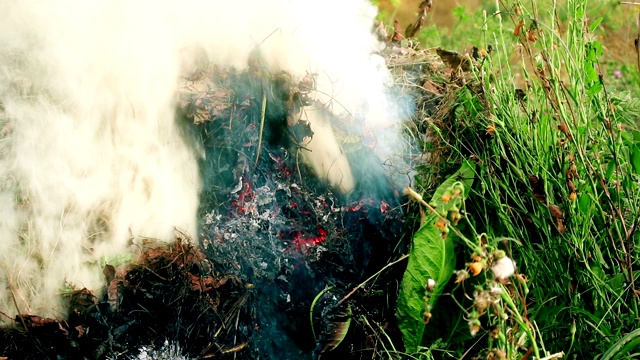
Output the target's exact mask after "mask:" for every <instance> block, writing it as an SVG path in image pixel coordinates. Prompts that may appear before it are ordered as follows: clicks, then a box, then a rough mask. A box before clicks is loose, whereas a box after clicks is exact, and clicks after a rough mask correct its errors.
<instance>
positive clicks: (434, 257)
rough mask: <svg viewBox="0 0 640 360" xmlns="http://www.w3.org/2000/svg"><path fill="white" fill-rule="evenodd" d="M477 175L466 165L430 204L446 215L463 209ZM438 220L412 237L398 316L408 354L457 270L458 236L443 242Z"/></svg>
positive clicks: (432, 218)
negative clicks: (454, 193) (430, 285)
mask: <svg viewBox="0 0 640 360" xmlns="http://www.w3.org/2000/svg"><path fill="white" fill-rule="evenodd" d="M474 174H475V165H474V164H473V163H470V162H465V163H464V164H463V165H462V167H461V168H460V170H458V171H457V172H456V173H455V174H454V175H453V176H451V177H450V178H449V179H447V180H446V181H445V182H444V183H442V184H441V185H440V186H439V187H438V189H437V190H436V192H435V193H434V195H433V199H432V200H431V203H432V204H433V206H434V207H436V210H437V211H438V213H440V212H443V213H446V210H445V208H448V209H450V208H452V207H453V206H460V205H461V203H462V202H463V201H464V199H465V198H466V196H467V195H468V194H469V188H470V187H471V185H472V184H473V179H474ZM456 188H458V189H459V188H463V189H462V190H463V191H462V192H461V194H460V195H458V196H457V197H452V199H451V200H450V201H447V202H443V201H442V195H443V194H445V193H447V192H451V191H452V190H454V189H456ZM437 220H438V215H436V214H433V213H431V214H429V215H428V216H427V217H426V219H425V221H424V224H423V225H422V226H421V227H420V229H419V230H418V231H417V232H416V233H415V235H414V236H413V244H412V247H411V252H410V254H409V263H408V264H407V270H406V271H405V273H404V276H403V278H402V283H401V284H400V295H399V298H398V307H397V314H396V315H397V317H398V327H399V328H400V331H401V332H402V337H403V341H404V345H405V349H406V350H407V352H409V353H414V352H416V351H418V348H419V346H420V344H421V342H422V336H423V334H424V330H425V327H426V322H425V315H424V314H425V312H428V310H427V309H433V307H434V306H435V304H436V301H437V300H438V298H439V297H440V295H441V294H442V291H443V290H444V287H445V286H446V285H447V282H449V279H450V278H451V276H452V275H453V271H454V270H455V254H454V237H455V235H454V234H453V232H450V233H449V234H448V236H447V237H446V239H443V238H442V231H441V230H440V229H438V228H437V227H436V225H435V224H436V221H437ZM429 279H433V280H434V281H435V286H434V288H433V290H431V291H430V292H429V294H428V296H427V297H426V299H425V295H426V292H427V289H426V285H427V282H428V281H429ZM426 320H428V319H426Z"/></svg>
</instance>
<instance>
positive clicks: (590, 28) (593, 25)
mask: <svg viewBox="0 0 640 360" xmlns="http://www.w3.org/2000/svg"><path fill="white" fill-rule="evenodd" d="M602 19H603V18H602V17H600V18H597V19H596V21H594V22H593V24H591V26H589V32H590V33H592V32H594V31H595V30H596V28H597V27H598V25H600V23H601V22H602Z"/></svg>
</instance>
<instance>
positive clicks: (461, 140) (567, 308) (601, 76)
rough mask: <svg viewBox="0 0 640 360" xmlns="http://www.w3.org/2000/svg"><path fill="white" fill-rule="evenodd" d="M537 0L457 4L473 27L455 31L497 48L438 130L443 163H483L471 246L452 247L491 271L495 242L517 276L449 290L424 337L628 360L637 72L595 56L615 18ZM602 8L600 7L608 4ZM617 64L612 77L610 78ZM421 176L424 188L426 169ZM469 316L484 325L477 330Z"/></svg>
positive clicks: (638, 149) (639, 169)
mask: <svg viewBox="0 0 640 360" xmlns="http://www.w3.org/2000/svg"><path fill="white" fill-rule="evenodd" d="M540 3H541V4H540V5H536V2H535V1H532V2H530V1H526V2H525V1H519V0H516V1H498V2H497V3H496V2H491V3H489V2H485V3H483V6H484V10H485V12H484V14H483V13H482V12H478V13H474V14H470V13H464V12H463V11H462V10H460V9H457V10H456V11H457V12H458V13H457V14H458V15H459V18H460V24H459V25H457V27H456V28H455V29H457V30H456V31H463V30H464V29H467V30H465V31H468V33H467V32H464V31H463V32H462V34H471V33H473V35H469V36H464V35H461V36H460V37H461V38H464V39H465V41H470V42H471V43H472V44H475V45H477V46H479V47H481V48H484V49H487V48H489V47H492V48H493V49H494V50H493V51H492V52H491V53H490V54H489V55H488V56H487V57H486V58H484V60H480V61H478V64H477V67H476V68H475V69H474V70H473V73H472V74H471V75H469V76H467V77H464V78H462V80H458V81H457V83H456V84H455V91H453V90H452V91H453V92H454V96H453V98H452V100H451V101H449V102H447V103H445V104H443V105H442V106H448V107H449V108H450V111H449V112H447V113H446V116H444V117H443V119H441V120H442V121H441V123H442V124H443V125H442V124H441V125H440V128H439V129H438V131H437V132H436V133H437V134H440V136H441V139H440V140H441V141H442V142H444V143H445V144H447V146H448V147H449V150H448V157H447V162H448V163H451V164H455V163H459V162H461V161H462V160H464V159H467V160H473V161H474V162H475V163H476V164H477V165H478V166H477V168H476V176H475V178H476V182H475V184H474V186H473V188H472V192H471V195H470V197H469V199H468V200H467V201H466V203H465V204H466V205H465V210H466V214H467V215H466V218H465V220H464V221H463V222H464V224H463V226H461V227H460V231H462V232H463V233H464V234H465V236H466V238H467V239H471V240H469V241H470V242H471V244H469V241H467V242H464V241H461V242H460V243H459V244H458V247H457V250H456V251H457V252H458V258H459V259H464V260H463V262H467V263H470V262H472V257H474V260H473V262H476V261H477V262H480V263H483V264H484V265H485V270H486V268H487V267H490V265H491V263H493V262H494V261H495V259H492V256H493V255H492V254H495V253H496V250H504V251H506V253H507V254H508V255H509V256H511V257H513V259H514V260H515V261H516V263H517V264H518V272H519V273H520V275H519V276H517V277H512V278H511V284H508V285H501V284H496V283H495V282H494V280H493V277H492V275H491V273H490V272H489V271H483V272H482V273H481V274H480V275H479V276H477V277H471V278H469V279H467V280H465V282H461V283H458V284H455V285H453V284H450V286H449V290H450V291H449V294H450V296H449V303H448V304H449V305H453V307H451V306H450V308H448V309H447V308H446V307H445V306H443V305H442V301H446V299H442V301H441V303H440V306H441V307H442V308H441V309H438V306H436V308H435V309H433V313H434V318H433V321H434V323H435V325H434V327H435V326H437V327H439V328H438V329H431V330H429V329H427V330H426V331H425V337H424V339H423V344H424V346H426V347H430V346H431V345H432V344H434V343H436V342H437V344H438V347H439V349H440V350H441V351H442V354H447V355H443V356H442V357H444V358H449V357H451V358H456V357H460V356H462V355H466V356H467V357H465V358H470V357H471V356H472V355H473V356H479V357H480V358H506V359H520V358H522V357H523V356H525V354H527V353H529V352H530V353H532V356H535V357H536V358H541V357H545V356H549V355H551V354H554V353H559V352H564V353H565V359H566V358H568V359H591V358H602V359H605V358H607V359H609V358H633V357H636V358H637V357H638V356H640V353H639V352H638V351H639V350H638V349H637V348H636V345H637V341H636V340H635V336H637V333H638V329H639V328H640V321H639V319H640V312H639V304H638V296H637V295H636V294H635V292H636V291H637V290H639V289H638V288H640V281H638V280H637V278H638V277H640V271H639V270H640V260H639V259H640V258H639V256H638V255H639V254H638V252H639V251H638V248H639V247H638V246H640V234H639V233H638V229H637V228H638V227H639V226H640V196H638V193H639V190H640V189H639V187H640V131H639V130H638V124H637V119H638V116H640V103H639V102H638V100H637V99H636V98H635V96H633V95H630V94H638V93H639V91H638V85H639V83H638V80H637V69H635V68H633V67H631V66H630V65H624V66H626V67H622V65H620V64H618V63H613V64H611V63H607V64H602V63H601V61H602V59H603V57H604V55H605V49H606V48H605V47H603V44H602V43H601V42H600V40H601V39H600V38H599V37H598V36H596V35H594V32H595V33H598V32H599V31H600V30H599V29H600V27H602V26H611V28H613V26H619V24H614V25H607V24H606V23H605V22H606V21H616V20H615V19H613V18H612V16H613V15H611V14H606V13H604V16H603V18H602V22H601V23H600V24H599V25H598V24H597V21H594V20H596V19H593V20H591V19H592V18H590V17H589V14H591V13H592V12H593V11H594V7H593V6H592V5H590V2H589V3H588V2H587V1H586V0H567V1H563V2H557V3H556V2H554V1H544V2H540ZM596 3H597V2H596ZM600 4H601V7H600V8H599V7H595V9H596V10H597V9H601V10H600V11H603V10H602V9H604V7H605V6H611V4H604V5H603V4H602V2H600ZM496 6H497V7H498V8H497V9H496ZM516 8H517V11H516ZM488 9H490V10H489V11H487V10H488ZM496 10H499V11H496ZM553 14H556V15H555V17H554V16H553ZM612 19H613V20H612ZM616 19H618V18H616ZM618 20H619V19H618ZM521 22H522V24H523V26H522V29H523V30H522V31H521V32H520V34H519V35H514V30H515V29H516V28H517V27H518V24H519V23H521ZM529 31H531V33H529ZM433 33H434V30H433V28H430V27H427V28H425V29H424V30H423V32H422V34H421V35H420V36H419V39H420V40H421V41H423V42H424V43H425V44H426V46H427V47H430V43H429V41H430V39H431V40H432V39H433V36H432V35H433ZM529 35H531V37H529ZM451 39H453V37H447V35H446V33H445V35H440V38H439V40H438V41H440V43H439V44H437V45H443V46H445V45H447V44H448V45H450V47H454V46H453V45H454V44H453V40H451ZM532 40H535V41H532ZM447 41H448V42H447ZM604 65H608V66H606V67H605V66H604ZM617 66H620V70H621V72H623V75H624V76H623V77H622V78H621V79H617V78H614V77H613V76H610V73H611V71H610V69H612V68H614V67H617ZM514 74H519V76H520V77H519V78H516V77H515V75H514ZM632 76H635V78H632ZM514 79H515V81H514ZM624 79H627V80H624ZM451 88H454V86H451ZM518 88H519V89H520V90H521V93H522V94H524V97H522V96H519V95H518V93H517V89H518ZM454 167H455V166H454ZM437 168H438V169H442V168H443V167H437ZM436 175H437V174H436ZM420 176H421V177H422V178H423V181H422V182H421V183H422V184H428V183H429V181H426V180H424V179H431V178H433V177H434V174H432V173H429V169H422V170H421V175H420ZM418 180H420V179H418ZM418 182H420V181H418ZM418 190H419V191H421V192H422V193H423V194H426V195H428V194H429V192H430V191H431V190H432V188H430V187H429V186H427V185H425V187H424V188H422V189H418ZM558 210H559V211H560V213H559V212H558ZM560 221H562V223H560ZM478 249H480V250H478ZM458 263H461V262H460V261H459V262H458ZM458 268H459V269H462V266H458ZM525 277H526V279H528V281H525ZM495 286H499V287H502V289H503V290H504V291H503V293H502V294H501V298H500V299H497V300H496V301H495V305H490V306H488V307H484V308H482V306H481V305H482V304H481V303H480V300H478V299H479V297H481V296H483V294H485V293H488V292H490V291H492V289H493V290H495ZM476 320H477V321H476ZM473 324H480V329H479V331H478V333H477V334H475V336H472V335H471V334H470V327H473V326H472V325H473ZM429 352H430V353H435V352H436V351H435V350H434V349H433V347H431V348H430V349H429ZM425 358H430V356H426V355H425Z"/></svg>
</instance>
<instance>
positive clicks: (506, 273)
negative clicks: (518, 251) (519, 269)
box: [491, 256, 516, 280]
mask: <svg viewBox="0 0 640 360" xmlns="http://www.w3.org/2000/svg"><path fill="white" fill-rule="evenodd" d="M491 271H492V272H493V276H494V277H495V278H496V279H498V280H500V279H507V278H508V277H510V276H511V275H513V274H514V273H515V272H516V263H515V262H514V261H513V260H512V259H511V258H510V257H508V256H505V257H503V258H501V259H498V260H497V261H496V262H495V263H494V264H493V266H492V267H491Z"/></svg>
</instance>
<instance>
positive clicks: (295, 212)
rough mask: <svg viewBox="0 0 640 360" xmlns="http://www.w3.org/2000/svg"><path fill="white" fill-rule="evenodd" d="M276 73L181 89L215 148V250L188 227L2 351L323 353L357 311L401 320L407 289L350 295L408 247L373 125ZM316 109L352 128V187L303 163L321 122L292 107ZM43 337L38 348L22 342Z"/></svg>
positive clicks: (27, 323)
mask: <svg viewBox="0 0 640 360" xmlns="http://www.w3.org/2000/svg"><path fill="white" fill-rule="evenodd" d="M264 76H265V74H264V73H261V72H256V71H255V69H252V68H250V69H249V70H246V71H237V70H235V69H233V68H226V69H223V68H219V67H211V68H208V69H207V70H206V71H204V72H202V73H201V74H200V77H201V78H199V79H197V80H194V79H193V78H190V79H189V80H188V81H186V82H185V83H184V85H183V87H182V88H181V90H180V92H179V94H180V95H179V96H180V99H181V101H180V102H179V105H180V109H179V113H180V115H181V116H182V117H183V118H184V119H185V121H193V123H194V126H195V127H194V128H193V131H194V132H196V133H197V136H199V137H200V138H201V139H202V144H203V145H202V146H203V148H202V150H203V153H204V156H203V157H202V159H201V164H200V167H201V171H202V178H203V179H204V180H205V186H204V190H203V193H202V202H201V209H200V214H201V216H200V218H201V220H202V223H201V226H200V234H199V235H200V236H199V237H200V241H201V244H202V247H203V251H204V253H201V252H200V251H199V250H197V249H196V248H194V247H193V246H192V245H189V239H188V237H187V236H186V235H184V234H180V233H179V234H178V237H177V242H176V245H174V246H172V247H168V248H166V247H156V246H150V249H149V250H147V251H145V252H143V253H142V254H141V256H140V258H139V260H138V262H137V265H134V266H132V267H129V268H126V269H120V270H119V271H116V269H115V268H114V267H113V266H111V265H107V266H106V267H105V269H104V271H105V276H106V279H107V281H108V283H109V287H108V290H107V291H106V293H105V295H104V296H103V297H102V298H100V299H97V298H95V297H94V296H93V294H92V293H90V292H89V291H87V290H84V291H79V292H78V291H74V292H72V296H70V300H71V302H70V317H69V319H68V320H67V321H64V322H58V321H54V320H50V319H43V318H38V317H31V316H18V317H16V318H15V323H16V325H17V329H16V330H8V331H5V332H3V333H2V336H3V337H4V340H5V342H4V343H7V344H9V345H8V346H6V347H4V350H3V353H4V354H6V355H9V356H17V357H20V358H29V357H30V356H33V357H39V356H42V354H46V356H54V355H64V354H68V353H70V352H74V353H81V354H85V355H84V356H87V357H91V358H94V357H95V358H100V357H104V356H116V354H131V355H136V354H135V352H136V351H137V349H139V348H140V347H141V346H142V345H151V346H152V348H160V347H161V346H162V345H163V344H165V342H166V341H169V342H171V343H177V344H179V347H180V349H181V350H180V351H181V352H182V353H184V354H185V355H188V356H192V357H216V358H225V357H226V356H229V357H231V356H234V357H235V356H240V357H241V358H255V359H258V358H266V359H269V358H289V359H294V358H301V357H304V356H309V355H311V354H315V356H316V357H320V356H321V355H322V354H323V353H324V352H325V351H327V350H328V349H333V348H334V347H336V346H337V344H339V343H340V341H341V340H342V338H336V335H335V332H336V327H337V326H339V325H338V324H341V323H344V321H342V322H341V321H340V320H336V319H343V318H344V317H345V316H346V315H345V314H346V311H347V310H346V309H348V312H349V313H350V314H353V315H350V316H366V317H368V318H369V319H370V321H375V322H379V323H385V322H388V321H393V320H392V319H393V311H394V309H393V308H392V307H391V306H389V305H392V304H389V305H387V306H380V303H383V302H384V301H382V298H383V297H386V296H387V295H386V294H393V293H395V287H394V286H395V285H393V284H385V283H384V281H379V282H376V283H375V284H369V285H368V288H367V291H361V292H358V293H355V294H353V295H351V294H350V295H349V296H346V294H347V293H348V292H349V291H350V290H351V289H352V288H354V287H356V286H357V285H358V284H359V283H361V282H362V281H363V280H364V279H365V278H366V277H368V276H370V275H372V274H373V273H375V272H376V271H378V270H379V269H380V268H382V267H383V266H384V265H385V264H386V263H387V262H388V261H390V260H392V259H393V257H394V254H393V251H392V249H394V248H399V247H397V245H398V235H399V234H400V233H401V225H402V220H401V218H402V210H401V209H400V207H399V199H398V195H397V193H396V192H394V187H393V186H392V184H391V183H390V182H388V180H387V181H386V182H385V180H384V179H385V178H386V176H385V171H384V169H383V167H382V166H381V165H378V166H377V167H374V168H373V170H374V171H372V164H377V163H378V161H379V160H377V159H376V158H375V157H374V156H372V155H370V151H369V150H370V149H369V148H368V147H366V145H365V140H363V139H365V138H366V135H365V134H364V133H357V132H356V131H354V130H353V129H357V128H356V127H353V126H351V127H346V126H345V123H346V122H345V121H341V120H340V119H338V118H336V117H333V116H332V115H331V113H330V111H329V110H327V109H325V108H322V106H323V105H322V104H320V103H319V102H317V101H314V100H312V99H311V98H310V97H309V96H310V92H311V91H313V89H312V88H311V87H305V86H306V85H304V84H297V85H293V84H292V82H291V80H290V79H291V77H290V76H288V74H286V73H284V72H280V73H278V74H277V75H275V76H273V77H271V76H270V75H269V76H268V77H264ZM195 81H201V82H202V81H205V82H207V84H206V86H205V87H204V88H205V89H207V90H194V89H195V88H199V89H203V87H194V86H195V85H194V84H195ZM265 102H266V105H265ZM312 106H313V107H316V108H317V109H319V110H320V111H321V112H322V114H323V116H325V117H327V118H328V119H329V120H330V121H331V122H328V123H326V124H321V125H320V126H334V125H336V126H337V125H341V126H342V128H341V129H339V131H340V133H341V134H345V135H344V136H345V137H349V138H351V139H356V140H351V143H349V144H348V145H349V151H350V152H349V153H347V152H346V150H345V154H346V156H347V158H352V159H358V161H359V162H356V161H351V163H352V164H364V165H363V166H354V167H353V168H349V170H351V169H353V171H352V176H353V180H349V181H350V182H351V183H352V185H350V187H351V192H349V193H343V192H341V191H340V190H344V187H342V185H341V184H342V183H341V182H339V181H338V182H336V183H331V176H324V177H323V176H322V174H318V173H317V172H316V171H317V170H316V169H317V168H315V167H314V166H313V164H309V162H303V161H302V160H301V158H302V156H301V155H300V152H303V151H309V149H306V148H305V145H304V144H308V143H310V142H312V141H314V139H315V138H314V136H315V133H316V128H315V127H314V124H315V125H318V123H317V122H315V123H314V122H312V121H309V120H307V119H302V118H299V119H298V120H296V121H295V122H293V120H292V115H291V114H304V110H305V108H307V107H312ZM298 116H300V115H298ZM361 129H362V128H361ZM363 159H365V160H366V161H365V160H363ZM365 174H366V175H365ZM381 179H382V181H381ZM374 184H375V186H374ZM332 185H333V186H332ZM333 189H336V190H338V191H337V192H334V190H333ZM205 254H206V257H205ZM396 255H398V254H396ZM381 276H382V279H383V278H384V277H385V276H389V274H388V273H384V274H381ZM396 276H397V274H396ZM328 288H330V289H331V290H330V291H326V289H328ZM374 290H376V291H374ZM377 290H384V291H382V292H380V291H377ZM318 294H321V295H322V296H320V297H319V298H316V296H318ZM78 297H80V298H83V299H84V304H83V305H81V306H79V305H77V299H78ZM314 298H316V301H315V302H314ZM312 304H313V305H314V307H315V309H313V310H315V311H312V313H313V314H314V325H312V324H311V322H310V321H309V316H308V314H309V312H310V310H311V309H312ZM367 304H374V305H373V306H371V305H367ZM342 326H344V325H342ZM312 327H313V328H312ZM353 327H354V328H355V327H360V328H361V329H360V331H355V332H354V331H353V330H352V332H351V333H353V334H354V335H351V337H350V338H349V340H348V341H349V342H350V343H351V348H352V349H350V350H353V349H366V348H370V347H371V346H372V345H371V344H372V342H371V341H372V340H371V339H370V338H368V337H367V334H369V335H372V333H371V331H370V329H368V328H366V329H365V328H364V324H354V326H353ZM343 330H345V331H346V330H347V329H343ZM365 330H366V331H365ZM343 335H344V332H343ZM314 337H315V339H314ZM42 338H44V339H45V341H42V340H41V339H42ZM34 342H35V343H38V344H39V346H36V347H32V346H24V344H31V343H34ZM350 350H347V348H346V347H345V349H343V350H342V351H344V352H345V354H348V353H349V351H350ZM336 351H338V352H339V351H340V348H338V349H337V350H336Z"/></svg>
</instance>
